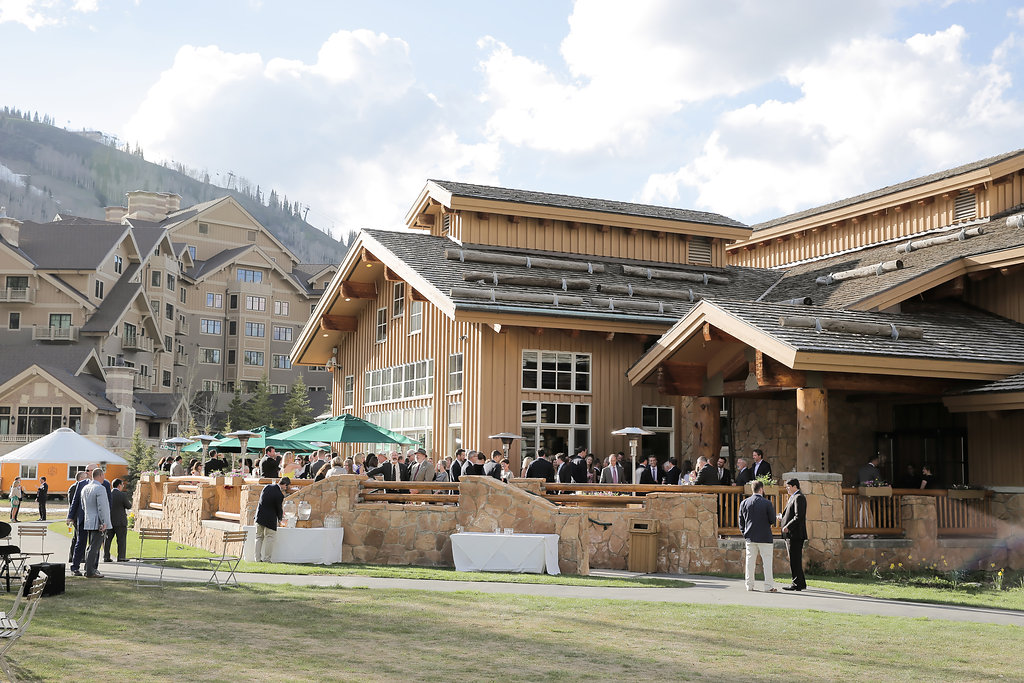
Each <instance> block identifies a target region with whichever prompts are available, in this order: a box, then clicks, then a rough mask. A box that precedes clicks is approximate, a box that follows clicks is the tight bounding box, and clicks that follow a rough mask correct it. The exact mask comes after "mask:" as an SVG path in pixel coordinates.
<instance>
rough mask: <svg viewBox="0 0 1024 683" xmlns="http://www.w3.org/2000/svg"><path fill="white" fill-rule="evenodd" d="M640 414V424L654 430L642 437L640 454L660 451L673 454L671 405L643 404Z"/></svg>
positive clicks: (672, 413)
mask: <svg viewBox="0 0 1024 683" xmlns="http://www.w3.org/2000/svg"><path fill="white" fill-rule="evenodd" d="M640 415H641V417H640V423H641V426H643V428H644V429H646V430H648V431H651V432H654V434H650V435H648V436H645V437H643V439H642V447H641V448H642V451H643V453H642V454H643V455H650V454H652V453H660V454H664V455H666V456H669V457H671V456H673V455H675V439H674V438H673V435H674V433H675V430H674V429H673V423H674V420H673V418H674V411H673V409H672V406H644V407H643V408H642V409H641V413H640Z"/></svg>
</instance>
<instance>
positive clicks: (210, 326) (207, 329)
mask: <svg viewBox="0 0 1024 683" xmlns="http://www.w3.org/2000/svg"><path fill="white" fill-rule="evenodd" d="M222 329H223V328H222V327H221V321H220V320H211V319H210V318H200V319H199V331H200V332H201V333H202V334H220V333H221V330H222Z"/></svg>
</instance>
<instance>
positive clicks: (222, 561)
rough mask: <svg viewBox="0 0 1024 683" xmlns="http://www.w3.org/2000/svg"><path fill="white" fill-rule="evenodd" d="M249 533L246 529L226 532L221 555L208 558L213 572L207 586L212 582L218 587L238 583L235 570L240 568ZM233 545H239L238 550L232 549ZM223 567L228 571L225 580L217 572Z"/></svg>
mask: <svg viewBox="0 0 1024 683" xmlns="http://www.w3.org/2000/svg"><path fill="white" fill-rule="evenodd" d="M248 535H249V532H248V531H245V530H244V529H243V530H242V531H225V532H224V537H223V543H224V544H223V546H222V547H221V552H220V555H218V556H216V557H208V558H206V559H207V560H208V561H209V562H210V569H211V570H212V572H213V573H212V574H211V575H210V578H209V579H208V580H207V582H206V585H207V586H209V585H210V584H211V583H216V584H217V587H218V588H223V587H224V586H228V585H232V586H237V585H238V577H237V576H235V570H236V569H237V568H238V563H239V562H240V561H241V560H242V548H244V547H245V539H246V537H247V536H248ZM233 546H237V547H238V550H237V551H232V547H233ZM221 567H224V568H225V570H226V571H227V573H228V575H227V577H225V578H224V580H223V581H222V580H221V579H220V576H219V575H218V574H217V572H218V570H220V568H221Z"/></svg>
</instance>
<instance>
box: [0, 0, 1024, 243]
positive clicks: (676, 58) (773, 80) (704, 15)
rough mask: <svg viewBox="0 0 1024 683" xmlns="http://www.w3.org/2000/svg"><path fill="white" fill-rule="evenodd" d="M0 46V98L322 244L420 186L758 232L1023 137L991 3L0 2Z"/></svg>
mask: <svg viewBox="0 0 1024 683" xmlns="http://www.w3.org/2000/svg"><path fill="white" fill-rule="evenodd" d="M0 60H2V63H4V64H6V65H8V66H7V67H6V68H5V69H4V74H3V76H0V106H2V105H7V106H11V107H17V108H19V109H23V110H25V109H27V110H32V111H39V112H40V114H43V113H46V114H49V115H50V116H52V117H53V118H54V120H55V121H56V122H57V124H58V125H60V126H63V127H67V128H69V129H72V130H81V129H90V130H101V131H103V132H105V133H107V134H110V135H116V136H117V137H118V138H120V139H121V140H123V141H126V142H129V143H130V144H132V145H133V146H134V145H135V144H138V145H139V146H141V148H142V149H143V151H144V153H145V156H146V158H147V159H149V160H151V161H163V160H173V161H176V162H179V163H183V164H186V165H188V166H190V167H193V168H196V169H204V170H208V171H209V172H210V175H211V177H212V178H213V179H214V181H217V180H218V179H221V180H224V179H226V178H227V177H228V174H234V175H238V176H244V177H245V178H247V179H249V180H250V181H252V182H253V183H259V184H260V185H261V187H263V188H270V187H272V188H274V189H276V190H277V191H278V192H279V193H283V194H286V195H287V196H288V197H289V199H291V200H297V201H299V202H300V203H301V204H303V205H304V206H308V207H309V214H308V219H309V221H310V222H311V223H313V224H315V225H317V226H318V227H320V228H322V229H331V230H332V231H334V232H335V234H337V233H338V232H340V231H350V230H353V229H356V228H362V227H373V228H398V227H401V226H402V225H403V217H404V215H405V213H406V211H408V209H409V208H410V207H411V205H412V203H413V201H414V199H415V197H416V195H417V194H418V193H419V191H420V190H421V189H422V187H423V185H424V183H425V182H426V180H427V179H428V178H439V179H447V180H459V181H463V182H475V183H483V184H492V185H501V186H503V187H514V188H520V189H527V190H538V191H544V192H556V193H564V194H572V195H581V196H588V197H600V198H605V199H616V200H622V201H633V202H641V203H649V204H659V205H666V206H674V207H683V208H689V209H698V210H703V211H713V212H716V213H720V214H723V215H726V216H729V217H731V218H734V219H736V220H740V221H743V222H744V223H748V224H756V223H758V222H760V221H765V220H769V219H771V218H775V217H778V216H781V215H784V214H788V213H792V212H794V211H799V210H802V209H805V208H808V207H813V206H817V205H820V204H825V203H828V202H830V201H834V200H836V199H840V198H843V197H848V196H852V195H855V194H858V193H860V192H866V191H869V190H873V189H877V188H879V187H883V186H885V185H888V184H891V183H896V182H900V181H902V180H907V179H910V178H914V177H917V176H920V175H925V174H927V173H931V172H934V171H938V170H941V169H944V168H950V167H953V166H956V165H959V164H961V163H966V162H969V161H974V160H977V159H981V158H984V157H987V156H991V155H994V154H999V153H1002V152H1006V151H1010V150H1014V149H1018V148H1022V147H1024V107H1022V106H1021V105H1022V103H1024V93H1022V89H1021V81H1022V80H1024V73H1022V72H1024V4H1021V3H1012V2H984V1H982V0H977V1H973V2H972V1H968V0H960V1H957V0H940V1H936V2H928V1H926V0H917V1H914V0H853V1H850V0H845V1H833V0H772V1H771V2H766V1H765V0H715V1H714V2H707V1H700V0H629V1H628V2H626V1H623V0H618V1H613V0H577V1H576V2H571V1H568V0H517V1H516V2H512V1H506V2H499V1H497V0H492V1H482V0H472V1H463V0H434V1H432V2H423V1H422V0H419V1H416V2H405V1H389V0H377V1H375V2H366V1H365V0H361V1H360V2H348V1H347V0H328V1H317V0H288V1H281V2H276V1H274V0H216V1H214V2H211V1H210V0H197V1H194V0H174V1H173V2H171V1H169V0H164V1H159V2H158V1H156V0H0ZM140 189H150V190H160V189H161V188H140Z"/></svg>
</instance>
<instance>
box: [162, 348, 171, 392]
mask: <svg viewBox="0 0 1024 683" xmlns="http://www.w3.org/2000/svg"><path fill="white" fill-rule="evenodd" d="M168 348H170V347H168ZM161 379H162V381H161V382H160V383H161V384H163V385H164V386H165V387H169V386H171V371H170V370H164V371H163V377H162V378H161Z"/></svg>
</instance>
